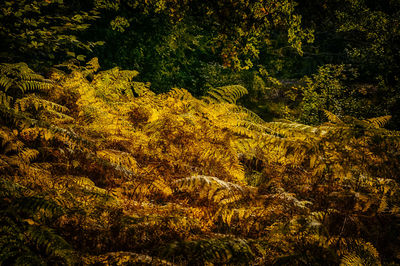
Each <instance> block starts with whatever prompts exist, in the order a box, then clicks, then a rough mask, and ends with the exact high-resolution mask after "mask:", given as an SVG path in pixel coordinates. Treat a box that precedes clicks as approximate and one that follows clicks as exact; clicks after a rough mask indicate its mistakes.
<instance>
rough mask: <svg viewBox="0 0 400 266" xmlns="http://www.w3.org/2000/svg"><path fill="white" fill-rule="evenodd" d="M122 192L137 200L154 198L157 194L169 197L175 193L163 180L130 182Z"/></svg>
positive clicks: (124, 186)
mask: <svg viewBox="0 0 400 266" xmlns="http://www.w3.org/2000/svg"><path fill="white" fill-rule="evenodd" d="M122 191H123V193H124V194H126V195H127V196H129V197H135V198H142V197H152V198H154V196H155V195H157V194H158V195H162V196H163V197H169V196H170V195H172V193H173V191H172V188H171V187H170V186H169V185H168V184H167V182H166V181H165V180H163V179H162V178H156V179H155V180H147V181H146V180H140V181H128V182H125V183H124V185H123V189H122Z"/></svg>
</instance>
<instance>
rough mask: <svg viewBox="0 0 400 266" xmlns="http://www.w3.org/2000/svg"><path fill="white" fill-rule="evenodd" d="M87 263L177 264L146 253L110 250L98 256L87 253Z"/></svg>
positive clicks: (85, 259)
mask: <svg viewBox="0 0 400 266" xmlns="http://www.w3.org/2000/svg"><path fill="white" fill-rule="evenodd" d="M83 262H84V264H85V265H96V264H107V265H165V266H169V265H171V266H172V265H175V264H173V263H170V262H168V261H166V260H161V259H158V258H155V257H150V256H149V255H145V254H138V253H133V252H123V251H120V252H109V253H106V254H101V255H97V256H93V255H91V256H89V255H86V256H85V257H84V258H83Z"/></svg>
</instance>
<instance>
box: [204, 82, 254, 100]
mask: <svg viewBox="0 0 400 266" xmlns="http://www.w3.org/2000/svg"><path fill="white" fill-rule="evenodd" d="M247 93H248V91H247V89H246V88H245V87H243V86H241V85H230V86H223V87H218V88H214V89H211V90H209V91H208V92H207V94H206V96H204V97H203V99H204V100H206V101H208V102H216V103H223V102H226V103H236V101H237V100H238V99H239V98H241V97H242V96H244V95H246V94H247Z"/></svg>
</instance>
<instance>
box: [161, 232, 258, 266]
mask: <svg viewBox="0 0 400 266" xmlns="http://www.w3.org/2000/svg"><path fill="white" fill-rule="evenodd" d="M164 254H165V256H166V257H170V258H180V259H181V260H182V261H187V262H191V263H195V264H202V265H204V264H210V263H212V264H231V265H232V264H248V263H250V262H251V261H252V259H253V258H254V257H255V254H254V252H253V250H252V248H251V247H250V245H249V243H248V242H247V241H246V240H245V239H240V238H237V239H232V238H221V239H205V240H194V241H187V242H175V243H173V244H171V245H169V246H167V247H166V248H165V250H164Z"/></svg>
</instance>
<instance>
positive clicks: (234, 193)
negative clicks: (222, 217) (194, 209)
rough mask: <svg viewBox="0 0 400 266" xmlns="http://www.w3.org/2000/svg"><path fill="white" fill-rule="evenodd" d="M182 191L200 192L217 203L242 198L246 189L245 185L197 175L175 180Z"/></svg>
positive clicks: (203, 196)
mask: <svg viewBox="0 0 400 266" xmlns="http://www.w3.org/2000/svg"><path fill="white" fill-rule="evenodd" d="M174 184H175V185H176V186H177V188H178V189H179V190H181V191H187V192H194V193H198V197H199V198H201V199H207V200H209V201H212V202H214V203H217V204H222V205H223V204H228V203H231V202H235V201H238V200H240V199H242V198H243V197H244V196H245V194H246V191H245V189H244V188H243V187H241V186H239V185H236V184H233V183H230V182H225V181H222V180H220V179H218V178H216V177H213V176H204V175H197V176H192V177H187V178H182V179H178V180H176V181H174Z"/></svg>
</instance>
